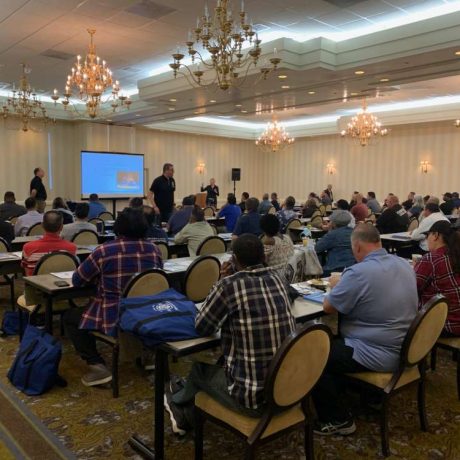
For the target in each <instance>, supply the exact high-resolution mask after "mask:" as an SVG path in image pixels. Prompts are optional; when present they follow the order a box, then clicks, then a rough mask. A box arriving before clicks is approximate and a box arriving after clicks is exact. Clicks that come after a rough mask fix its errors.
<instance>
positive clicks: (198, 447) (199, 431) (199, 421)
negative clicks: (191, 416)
mask: <svg viewBox="0 0 460 460" xmlns="http://www.w3.org/2000/svg"><path fill="white" fill-rule="evenodd" d="M203 431H204V417H203V414H202V412H201V410H200V409H198V408H197V407H195V460H202V458H203Z"/></svg>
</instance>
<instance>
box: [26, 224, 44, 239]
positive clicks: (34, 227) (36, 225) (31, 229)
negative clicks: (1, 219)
mask: <svg viewBox="0 0 460 460" xmlns="http://www.w3.org/2000/svg"><path fill="white" fill-rule="evenodd" d="M38 227H42V228H43V224H42V222H37V223H36V224H33V225H31V226H30V227H29V228H28V229H27V232H26V236H31V235H32V232H33V231H34V230H35V229H36V228H38ZM44 233H45V230H44V229H43V233H41V235H43V234H44Z"/></svg>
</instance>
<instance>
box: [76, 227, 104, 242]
mask: <svg viewBox="0 0 460 460" xmlns="http://www.w3.org/2000/svg"><path fill="white" fill-rule="evenodd" d="M72 241H73V242H74V243H75V244H77V245H84V244H89V245H93V244H99V239H98V236H97V233H96V232H93V231H92V230H80V231H79V232H77V233H75V235H74V236H73V237H72Z"/></svg>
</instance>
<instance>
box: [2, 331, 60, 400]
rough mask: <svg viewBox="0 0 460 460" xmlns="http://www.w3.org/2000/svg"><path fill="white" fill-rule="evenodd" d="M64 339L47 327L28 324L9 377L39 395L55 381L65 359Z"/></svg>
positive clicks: (26, 390)
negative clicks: (45, 328) (63, 350)
mask: <svg viewBox="0 0 460 460" xmlns="http://www.w3.org/2000/svg"><path fill="white" fill-rule="evenodd" d="M61 354H62V346H61V342H59V341H58V339H56V338H55V337H53V336H52V335H50V334H48V333H47V332H46V331H44V330H40V329H38V328H36V327H35V326H31V325H28V326H27V327H26V330H25V332H24V336H23V338H22V342H21V344H20V346H19V351H18V353H17V355H16V358H15V360H14V362H13V365H12V366H11V369H10V370H9V371H8V379H9V380H10V382H11V383H12V384H13V385H14V386H15V387H16V388H17V389H18V390H21V391H22V392H24V393H25V394H26V395H29V396H35V395H40V394H42V393H45V392H46V391H48V390H49V389H50V388H51V387H52V386H53V385H54V384H55V383H59V384H61V382H62V379H61V378H60V377H59V376H58V368H59V362H60V361H61Z"/></svg>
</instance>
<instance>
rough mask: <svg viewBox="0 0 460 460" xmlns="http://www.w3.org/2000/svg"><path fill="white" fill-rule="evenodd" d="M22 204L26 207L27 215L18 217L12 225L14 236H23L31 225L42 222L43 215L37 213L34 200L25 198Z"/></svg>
mask: <svg viewBox="0 0 460 460" xmlns="http://www.w3.org/2000/svg"><path fill="white" fill-rule="evenodd" d="M24 204H25V205H26V210H27V213H26V214H24V215H22V216H19V217H18V220H17V221H16V223H15V224H14V234H15V235H16V236H24V235H25V234H26V233H27V231H28V230H29V228H30V227H32V225H35V224H37V223H39V222H42V221H43V214H41V213H39V212H38V211H37V201H36V200H35V198H32V197H29V198H27V199H26V201H25V203H24Z"/></svg>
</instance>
